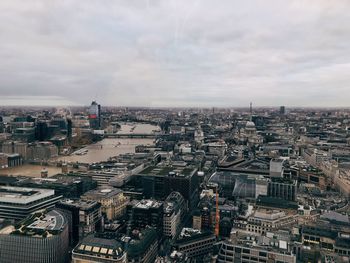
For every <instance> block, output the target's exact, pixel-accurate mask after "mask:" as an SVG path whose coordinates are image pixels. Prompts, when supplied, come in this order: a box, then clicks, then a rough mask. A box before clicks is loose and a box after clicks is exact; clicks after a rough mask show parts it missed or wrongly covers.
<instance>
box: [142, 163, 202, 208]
mask: <svg viewBox="0 0 350 263" xmlns="http://www.w3.org/2000/svg"><path fill="white" fill-rule="evenodd" d="M137 177H138V178H139V179H141V180H140V181H141V182H142V188H143V195H144V196H145V197H146V198H155V199H161V200H164V199H165V198H166V197H167V196H168V195H169V194H170V193H171V192H173V191H175V192H179V193H180V194H181V195H182V196H183V197H184V199H185V200H186V202H187V205H188V207H189V209H193V208H194V207H196V205H197V203H198V200H199V193H198V186H199V180H198V175H197V169H195V168H190V167H185V168H179V167H171V166H170V167H158V166H151V167H148V168H146V169H144V170H143V171H141V172H140V173H139V174H138V175H137Z"/></svg>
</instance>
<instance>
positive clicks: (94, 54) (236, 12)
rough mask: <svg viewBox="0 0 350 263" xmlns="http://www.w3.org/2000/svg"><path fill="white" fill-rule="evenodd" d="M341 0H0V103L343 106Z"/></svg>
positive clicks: (345, 19)
mask: <svg viewBox="0 0 350 263" xmlns="http://www.w3.org/2000/svg"><path fill="white" fill-rule="evenodd" d="M349 7H350V3H349V2H346V1H337V2H329V1H309V2H305V1H287V2H285V1H284V2H276V1H251V2H249V3H242V2H238V1H220V4H218V3H215V2H214V1H193V2H191V3H189V2H188V1H152V0H147V1H120V2H110V1H105V2H102V4H101V2H100V1H92V2H89V3H84V4H83V5H82V4H80V3H78V2H74V1H66V2H61V1H50V2H47V1H35V2H30V3H29V2H20V1H2V2H1V3H0V10H1V11H0V14H1V16H0V17H1V18H0V19H2V20H1V22H2V23H1V24H0V31H1V32H2V34H0V40H1V41H0V47H1V49H0V50H1V51H0V58H1V60H2V64H1V66H0V67H1V68H0V69H1V72H2V74H0V83H1V88H0V104H1V105H3V106H7V105H11V106H12V105H18V106H23V105H38V106H52V105H55V106H56V105H57V106H58V105H61V106H68V105H72V106H74V105H88V103H89V101H91V100H97V101H98V102H99V103H101V104H102V105H110V106H140V107H143V106H146V107H247V106H248V105H249V102H250V101H253V102H254V105H256V107H261V106H280V105H285V106H287V107H305V106H308V107H346V106H347V105H348V100H349V99H350V93H349V92H348V90H349V88H348V82H349V80H350V77H349V74H348V71H349V69H350V62H349V61H350V55H349V54H350V52H349V51H350V50H349V49H350V47H348V45H347V43H348V42H349V40H350V37H349V36H350V34H349V33H350V26H349V25H350V23H349V22H350V21H349V20H350V18H349V16H348V14H347V10H349V9H348V8H349Z"/></svg>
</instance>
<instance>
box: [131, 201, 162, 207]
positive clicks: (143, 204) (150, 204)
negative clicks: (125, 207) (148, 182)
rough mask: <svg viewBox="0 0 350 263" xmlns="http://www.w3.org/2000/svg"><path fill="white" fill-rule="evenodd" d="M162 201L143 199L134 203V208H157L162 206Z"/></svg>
mask: <svg viewBox="0 0 350 263" xmlns="http://www.w3.org/2000/svg"><path fill="white" fill-rule="evenodd" d="M162 204H163V203H161V202H158V201H155V200H149V199H144V200H141V201H140V202H138V203H136V204H135V207H136V208H141V209H149V208H159V207H161V206H162Z"/></svg>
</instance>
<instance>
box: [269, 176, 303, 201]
mask: <svg viewBox="0 0 350 263" xmlns="http://www.w3.org/2000/svg"><path fill="white" fill-rule="evenodd" d="M267 196H269V197H275V198H280V199H282V200H287V201H296V196H297V181H296V180H291V179H284V178H277V177H275V178H271V179H270V181H269V182H268V189H267Z"/></svg>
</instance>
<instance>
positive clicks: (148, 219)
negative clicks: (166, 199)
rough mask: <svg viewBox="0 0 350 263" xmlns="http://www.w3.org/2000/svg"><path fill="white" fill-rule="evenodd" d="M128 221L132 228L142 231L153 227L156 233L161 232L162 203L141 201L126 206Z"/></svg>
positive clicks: (147, 200)
mask: <svg viewBox="0 0 350 263" xmlns="http://www.w3.org/2000/svg"><path fill="white" fill-rule="evenodd" d="M128 214H129V221H130V222H131V224H132V226H133V227H137V228H141V229H144V228H146V227H147V226H151V227H155V228H157V229H158V233H159V234H161V233H162V232H163V203H162V202H158V201H155V200H149V199H143V200H141V201H138V202H135V203H132V204H130V205H129V206H128Z"/></svg>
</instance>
